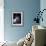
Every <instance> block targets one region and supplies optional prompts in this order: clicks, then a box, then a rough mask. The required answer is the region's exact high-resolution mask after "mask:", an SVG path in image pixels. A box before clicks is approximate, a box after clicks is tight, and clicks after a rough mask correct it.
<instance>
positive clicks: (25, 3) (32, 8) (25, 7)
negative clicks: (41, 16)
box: [4, 0, 40, 41]
mask: <svg viewBox="0 0 46 46" xmlns="http://www.w3.org/2000/svg"><path fill="white" fill-rule="evenodd" d="M4 2H5V3H4V5H5V7H4V8H5V9H4V31H5V33H4V35H5V40H8V41H18V40H19V39H20V38H22V37H24V36H25V34H27V33H28V32H29V31H31V28H32V20H33V18H34V17H36V14H35V13H36V12H37V11H39V9H40V0H4ZM13 11H23V12H24V26H23V27H13V26H12V25H11V16H12V12H13Z"/></svg>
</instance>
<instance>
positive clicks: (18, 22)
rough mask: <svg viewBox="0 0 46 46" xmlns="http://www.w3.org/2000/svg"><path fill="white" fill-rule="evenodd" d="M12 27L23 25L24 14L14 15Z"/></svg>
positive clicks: (16, 13) (15, 13)
mask: <svg viewBox="0 0 46 46" xmlns="http://www.w3.org/2000/svg"><path fill="white" fill-rule="evenodd" d="M12 25H15V26H22V25H23V12H13V13H12Z"/></svg>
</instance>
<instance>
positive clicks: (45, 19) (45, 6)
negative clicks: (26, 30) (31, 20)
mask: <svg viewBox="0 0 46 46" xmlns="http://www.w3.org/2000/svg"><path fill="white" fill-rule="evenodd" d="M43 9H46V0H41V1H40V10H41V11H42V10H43ZM42 17H43V22H42V21H41V22H40V25H42V26H45V27H46V10H45V11H44V12H43V15H42Z"/></svg>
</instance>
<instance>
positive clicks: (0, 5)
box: [0, 0, 4, 42]
mask: <svg viewBox="0 0 46 46" xmlns="http://www.w3.org/2000/svg"><path fill="white" fill-rule="evenodd" d="M3 41H4V0H0V42H3Z"/></svg>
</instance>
